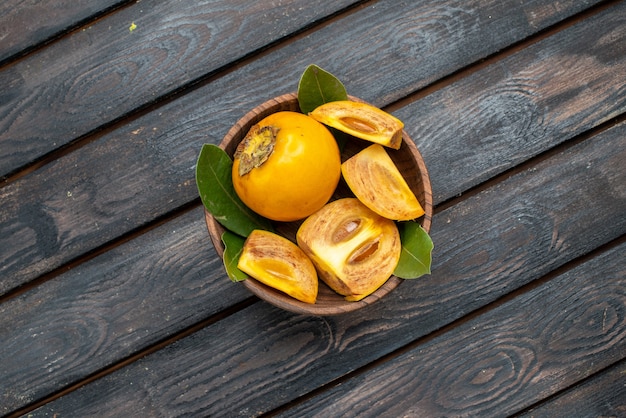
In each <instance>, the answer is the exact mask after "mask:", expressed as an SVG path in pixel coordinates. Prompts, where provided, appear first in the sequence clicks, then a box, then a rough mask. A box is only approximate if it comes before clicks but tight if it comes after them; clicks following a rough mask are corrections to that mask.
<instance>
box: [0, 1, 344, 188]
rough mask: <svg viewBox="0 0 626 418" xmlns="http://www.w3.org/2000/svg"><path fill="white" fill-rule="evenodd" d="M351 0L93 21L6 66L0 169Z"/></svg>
mask: <svg viewBox="0 0 626 418" xmlns="http://www.w3.org/2000/svg"><path fill="white" fill-rule="evenodd" d="M353 2H354V1H350V0H341V1H334V2H325V1H322V0H313V1H310V0H309V1H305V0H291V1H287V2H281V3H271V2H257V3H255V4H254V5H250V3H249V2H245V1H242V0H239V1H233V0H222V1H217V2H182V3H181V2H179V1H171V0H170V1H153V0H151V1H142V2H137V3H136V4H134V5H132V6H129V7H126V8H124V9H122V10H120V11H119V12H118V13H114V14H112V15H111V16H109V17H108V18H106V19H103V20H100V21H97V22H94V23H93V24H92V25H90V26H89V27H87V28H85V30H84V31H77V32H74V33H72V34H71V36H68V37H65V38H63V39H61V40H59V41H58V42H55V43H54V44H52V45H50V47H49V48H45V49H44V50H41V51H39V52H37V53H36V54H33V55H32V56H29V57H27V58H25V59H24V60H21V61H19V62H17V63H16V64H15V65H12V66H10V67H8V68H7V69H5V70H4V71H3V72H2V73H0V77H2V78H1V80H2V81H1V82H0V84H1V85H3V86H7V88H5V89H3V92H2V100H0V176H2V175H5V174H6V173H8V172H11V171H12V170H15V169H17V168H18V167H20V166H21V165H23V164H25V163H27V162H29V161H31V160H33V159H36V158H37V157H39V156H41V155H43V154H45V153H47V152H49V151H51V150H53V149H55V148H57V147H59V146H61V145H63V144H66V143H67V142H69V141H71V140H72V139H75V138H77V137H79V136H81V135H83V134H85V133H87V132H90V131H93V130H94V129H95V128H97V127H98V126H100V125H102V124H105V123H107V122H109V121H111V120H113V119H116V118H118V117H120V116H122V115H124V114H125V113H127V112H129V111H130V110H132V109H134V108H136V107H138V106H142V105H144V104H146V103H147V102H153V101H154V100H155V99H156V98H157V97H159V96H162V95H164V94H167V93H169V92H172V91H174V90H176V89H178V88H180V86H181V85H183V84H185V83H189V82H191V81H193V80H195V79H197V78H199V77H202V76H204V75H206V74H208V73H211V72H212V71H216V70H218V69H219V68H221V67H223V66H226V65H227V64H228V63H230V62H232V61H235V60H237V59H240V58H242V57H243V56H245V55H246V54H249V53H250V52H252V51H254V50H255V49H259V48H262V47H264V46H266V45H267V44H269V43H271V42H275V41H276V40H278V39H280V38H281V37H284V36H286V35H288V34H289V33H291V32H293V31H297V30H298V29H300V28H301V27H303V26H306V25H308V24H310V23H312V22H314V21H316V20H318V19H321V18H323V17H325V16H326V15H328V14H331V13H333V12H336V11H337V10H340V9H341V8H343V7H345V6H348V5H350V4H351V3H353ZM243 9H245V11H246V12H245V13H242V12H241V11H242V10H243ZM132 23H135V25H136V28H135V29H134V30H133V31H132V32H131V31H130V29H129V28H130V26H131V24H132ZM59 57H62V59H59ZM33 120H36V121H37V123H33Z"/></svg>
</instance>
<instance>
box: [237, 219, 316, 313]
mask: <svg viewBox="0 0 626 418" xmlns="http://www.w3.org/2000/svg"><path fill="white" fill-rule="evenodd" d="M237 267H238V268H239V270H241V271H243V272H244V273H246V274H248V275H250V276H251V277H253V278H255V279H256V280H258V281H260V282H261V283H264V284H266V285H268V286H270V287H273V288H274V289H277V290H280V291H281V292H284V293H286V294H288V295H289V296H292V297H294V298H296V299H298V300H300V301H302V302H306V303H315V300H316V299H317V290H318V281H317V272H316V270H315V266H314V265H313V263H312V262H311V260H310V259H309V258H308V257H307V255H306V254H305V253H304V252H303V251H302V250H301V249H300V247H298V246H297V245H296V244H294V243H293V242H291V241H289V240H288V239H287V238H284V237H281V236H280V235H277V234H275V233H273V232H269V231H262V230H254V231H252V232H251V233H250V235H248V238H246V241H245V243H244V245H243V250H242V252H241V255H240V256H239V262H238V264H237Z"/></svg>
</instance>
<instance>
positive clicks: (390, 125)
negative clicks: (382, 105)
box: [309, 100, 404, 149]
mask: <svg viewBox="0 0 626 418" xmlns="http://www.w3.org/2000/svg"><path fill="white" fill-rule="evenodd" d="M309 116H311V117H312V118H313V119H315V120H317V121H319V122H321V123H323V124H324V125H327V126H331V127H333V128H335V129H339V130H340V131H342V132H345V133H347V134H350V135H352V136H355V137H357V138H361V139H364V140H366V141H370V142H374V143H376V144H381V145H384V146H387V147H390V148H393V149H399V148H400V145H402V129H403V128H404V123H402V121H401V120H399V119H398V118H396V117H395V116H393V115H391V114H389V113H387V112H385V111H384V110H382V109H379V108H377V107H376V106H372V105H370V104H367V103H362V102H354V101H351V100H338V101H334V102H328V103H324V104H323V105H321V106H318V107H317V108H315V109H314V110H313V111H312V112H310V113H309Z"/></svg>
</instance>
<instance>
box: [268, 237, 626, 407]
mask: <svg viewBox="0 0 626 418" xmlns="http://www.w3.org/2000/svg"><path fill="white" fill-rule="evenodd" d="M624 242H626V235H622V236H620V237H619V238H616V239H614V240H612V241H610V242H608V243H606V244H603V245H601V246H599V247H597V248H596V249H594V250H592V251H590V252H588V253H587V254H584V255H581V256H579V257H577V258H574V259H573V260H570V261H569V262H567V263H565V264H563V265H562V266H560V267H558V268H556V269H554V270H552V271H551V272H549V273H547V274H546V275H544V276H542V277H540V278H538V279H535V280H533V281H532V282H530V283H527V284H525V285H523V286H520V287H518V288H517V289H514V290H512V291H511V292H509V293H506V294H504V295H502V296H500V297H499V298H497V299H496V300H494V301H493V302H491V303H488V304H487V305H484V306H482V307H480V308H478V309H475V310H473V311H471V312H468V313H467V314H465V315H464V316H463V317H461V318H459V319H456V320H454V321H452V322H449V323H448V324H446V325H444V326H442V327H440V328H438V329H436V330H434V331H432V332H430V333H428V334H426V335H424V336H422V337H419V338H417V339H415V340H413V341H411V342H410V343H408V344H405V345H404V346H402V347H400V348H397V349H396V350H394V351H392V352H390V353H388V354H386V355H383V356H381V357H379V358H378V359H376V360H374V361H372V362H370V363H368V364H366V365H364V366H361V367H360V368H358V369H355V370H353V371H352V372H349V373H347V374H345V375H343V376H341V377H338V378H337V379H334V380H332V381H330V382H328V383H326V384H324V385H322V386H320V387H318V388H316V389H314V390H312V391H311V392H309V393H307V394H305V395H302V396H300V397H299V398H296V399H294V400H292V401H290V402H287V403H286V404H283V405H281V406H280V407H278V408H275V409H273V410H271V411H268V412H266V413H264V414H261V415H260V417H273V416H276V415H279V414H281V413H284V412H287V411H288V410H289V409H291V408H293V407H296V406H298V405H300V404H302V403H304V402H306V401H308V400H310V399H313V398H315V397H316V396H318V395H320V394H322V393H324V392H326V391H327V390H330V389H332V388H334V387H336V386H338V385H341V384H342V383H343V382H346V381H349V380H350V379H352V378H355V377H357V376H360V375H363V374H365V373H367V372H369V371H370V370H374V369H376V368H377V367H379V366H381V365H383V364H385V363H387V362H389V361H391V360H393V359H395V358H398V357H400V356H402V355H403V354H405V353H408V352H410V351H412V350H415V349H417V347H419V346H421V345H423V344H426V343H428V342H430V341H433V340H434V339H436V338H439V337H441V336H442V335H444V334H446V333H448V332H450V331H451V330H452V329H454V328H458V327H460V326H462V325H463V324H465V323H467V322H470V321H472V320H474V319H476V318H478V317H479V316H481V315H484V314H486V313H488V312H490V311H492V310H494V309H496V308H498V307H499V306H501V305H503V304H505V303H507V302H510V301H511V300H513V299H515V298H517V297H519V296H521V295H523V294H525V293H528V292H531V291H533V290H535V289H537V288H539V287H541V286H543V285H545V284H546V283H548V282H549V281H550V280H552V279H554V278H555V277H558V276H560V275H562V274H564V273H566V272H568V271H570V270H572V269H574V268H576V267H578V266H580V265H581V264H583V263H585V262H587V261H590V260H591V259H592V258H594V257H596V256H598V255H601V254H602V253H604V252H606V251H609V250H611V249H612V248H615V247H617V246H619V245H622V244H624ZM620 361H623V360H618V361H617V362H616V363H619V362H620ZM616 363H613V364H612V365H611V366H613V365H615V364H616ZM611 366H607V368H608V367H611ZM603 370H604V369H603ZM601 372H602V370H600V371H598V372H596V373H594V374H593V375H591V376H588V377H586V378H585V379H583V380H580V381H578V382H576V383H574V384H573V385H570V386H568V387H567V388H564V389H561V390H560V391H558V392H556V393H554V394H552V395H550V396H549V397H547V398H545V399H544V400H542V401H541V402H543V401H545V400H549V399H551V398H552V397H554V396H557V395H558V394H559V393H562V392H563V391H566V390H568V389H569V388H571V387H572V386H575V385H578V384H580V383H581V382H582V381H584V380H586V379H588V378H590V377H592V376H594V375H596V374H598V373H601ZM541 402H538V403H537V404H539V403H541ZM537 404H535V405H534V406H536V405H537ZM522 412H523V411H522Z"/></svg>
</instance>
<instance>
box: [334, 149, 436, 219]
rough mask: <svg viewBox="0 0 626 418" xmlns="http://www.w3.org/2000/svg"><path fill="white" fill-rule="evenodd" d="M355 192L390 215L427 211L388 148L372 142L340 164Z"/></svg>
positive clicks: (406, 215) (401, 216)
mask: <svg viewBox="0 0 626 418" xmlns="http://www.w3.org/2000/svg"><path fill="white" fill-rule="evenodd" d="M341 172H342V174H343V178H344V179H345V181H346V183H347V184H348V186H349V187H350V190H352V192H353V193H354V195H355V196H356V197H357V198H358V199H359V200H360V201H361V202H363V203H364V204H365V206H367V207H368V208H370V209H371V210H373V211H374V212H376V213H378V214H379V215H381V216H384V217H385V218H388V219H393V220H396V221H407V220H411V219H416V218H419V217H420V216H422V215H423V214H424V209H423V208H422V205H421V204H420V203H419V201H418V200H417V197H416V196H415V194H414V193H413V191H412V190H411V188H410V187H409V185H408V184H407V182H406V180H405V179H404V177H402V173H400V171H399V170H398V167H396V165H395V164H394V162H393V160H392V159H391V157H390V156H389V154H387V151H385V149H384V148H383V147H382V146H380V145H378V144H373V145H370V146H369V147H367V148H365V149H363V150H361V151H359V152H358V153H357V154H355V155H353V156H352V157H350V158H349V159H347V160H346V161H345V162H344V163H343V164H342V165H341Z"/></svg>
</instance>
